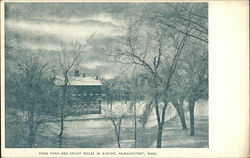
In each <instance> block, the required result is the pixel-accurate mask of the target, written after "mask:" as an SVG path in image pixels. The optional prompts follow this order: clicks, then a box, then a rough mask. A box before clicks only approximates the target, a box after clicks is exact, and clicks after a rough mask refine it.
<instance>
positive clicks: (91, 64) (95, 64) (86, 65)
mask: <svg viewBox="0 0 250 158" xmlns="http://www.w3.org/2000/svg"><path fill="white" fill-rule="evenodd" d="M106 65H107V63H105V62H100V61H89V62H85V63H82V64H81V66H82V67H84V68H87V69H97V68H98V67H101V66H103V67H104V66H106Z"/></svg>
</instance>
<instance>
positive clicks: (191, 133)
mask: <svg viewBox="0 0 250 158" xmlns="http://www.w3.org/2000/svg"><path fill="white" fill-rule="evenodd" d="M194 106H195V100H194V99H189V113H190V130H191V131H190V135H191V136H194V135H195V127H194Z"/></svg>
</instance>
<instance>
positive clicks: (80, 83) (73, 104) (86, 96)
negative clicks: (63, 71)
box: [55, 70, 102, 115]
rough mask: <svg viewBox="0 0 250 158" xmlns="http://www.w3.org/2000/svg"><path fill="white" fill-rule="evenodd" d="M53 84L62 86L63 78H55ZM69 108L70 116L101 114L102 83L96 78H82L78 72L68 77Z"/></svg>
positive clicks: (83, 76)
mask: <svg viewBox="0 0 250 158" xmlns="http://www.w3.org/2000/svg"><path fill="white" fill-rule="evenodd" d="M55 84H56V85H59V86H62V85H63V78H61V77H56V80H55ZM68 89H69V91H68V92H69V95H70V97H69V102H70V103H69V106H68V109H67V110H68V111H70V113H71V114H70V115H79V114H101V99H102V90H101V89H102V83H101V81H100V80H99V78H98V76H96V77H87V76H86V75H85V74H83V75H82V76H81V75H80V72H79V71H78V70H76V71H75V73H74V76H70V77H69V84H68Z"/></svg>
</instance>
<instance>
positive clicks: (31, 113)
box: [28, 105, 35, 148]
mask: <svg viewBox="0 0 250 158" xmlns="http://www.w3.org/2000/svg"><path fill="white" fill-rule="evenodd" d="M29 110H30V111H29V112H28V117H29V118H28V119H29V134H28V147H29V148H32V147H33V144H34V138H35V133H34V105H31V106H30V109H29Z"/></svg>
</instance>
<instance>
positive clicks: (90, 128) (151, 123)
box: [36, 101, 208, 148]
mask: <svg viewBox="0 0 250 158" xmlns="http://www.w3.org/2000/svg"><path fill="white" fill-rule="evenodd" d="M120 105H121V103H119V102H116V103H114V104H113V107H112V109H113V110H114V111H115V110H119V108H118V107H119V106H120ZM127 105H128V106H127V109H126V110H127V111H126V112H127V115H128V116H130V117H127V118H125V119H124V120H123V122H122V131H121V137H122V138H121V145H122V147H127V148H128V147H133V144H134V143H133V142H134V140H133V132H134V130H133V126H134V124H133V119H131V117H132V116H133V115H132V111H131V110H130V109H131V108H130V107H129V105H130V104H129V103H127ZM103 106H107V105H103ZM144 108H145V103H140V108H139V105H138V108H137V110H138V112H137V114H138V115H140V114H142V112H143V109H144ZM185 108H187V107H185ZM195 115H196V118H197V120H196V123H197V122H198V124H197V128H198V134H201V133H199V131H202V134H201V135H198V136H197V137H194V138H195V139H193V138H192V137H191V138H192V139H191V138H190V136H188V132H189V130H185V131H183V130H181V128H180V121H178V118H176V119H174V120H173V121H175V122H173V121H171V122H172V124H171V122H170V124H169V122H168V124H169V125H166V127H165V129H164V132H163V133H164V134H163V142H168V143H167V144H165V143H163V146H165V147H174V146H179V145H178V141H180V142H179V143H181V142H182V139H184V138H185V137H187V138H190V139H187V141H189V144H186V147H189V146H190V143H191V147H192V142H193V144H196V146H195V145H194V147H197V146H198V147H199V145H197V144H199V143H201V144H202V145H200V146H201V147H205V146H206V145H207V144H208V143H207V142H208V121H207V120H208V119H207V118H208V117H207V116H208V105H207V101H199V102H197V103H196V107H195ZM175 116H176V110H175V109H174V108H173V107H172V106H171V105H169V109H168V110H167V113H166V120H170V119H171V118H174V117H175ZM188 117H189V116H188V112H186V122H187V125H188V127H189V124H188V123H189V120H188V119H189V118H188ZM176 121H177V122H176ZM156 127H157V121H156V116H155V112H154V109H153V111H152V113H151V114H150V117H149V119H148V122H147V124H146V126H145V129H142V126H141V125H140V124H138V135H139V136H138V137H139V138H138V141H139V140H140V143H139V144H138V146H141V147H155V141H156V129H157V128H156ZM200 127H202V128H201V129H200ZM203 128H204V129H203ZM59 131H60V122H58V121H57V122H49V123H47V124H46V126H45V127H44V128H43V129H41V130H40V136H38V137H37V140H36V141H37V145H38V146H37V147H58V143H57V139H58V137H57V135H58V134H59ZM171 131H172V134H171ZM169 134H171V135H173V136H175V137H176V139H175V140H174V139H173V140H172V144H169V143H170V142H171V141H170V140H171V139H172V138H171V136H169ZM166 139H167V140H166ZM195 142H196V143H195ZM176 143H177V144H176ZM63 147H79V148H86V147H87V148H116V147H117V142H116V140H115V135H114V127H113V125H112V122H111V121H110V120H108V119H106V118H105V112H104V111H102V114H100V115H97V114H92V115H81V116H70V117H66V119H65V122H64V141H63ZM180 147H185V143H184V144H183V142H182V145H180Z"/></svg>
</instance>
